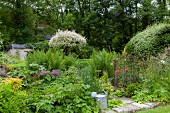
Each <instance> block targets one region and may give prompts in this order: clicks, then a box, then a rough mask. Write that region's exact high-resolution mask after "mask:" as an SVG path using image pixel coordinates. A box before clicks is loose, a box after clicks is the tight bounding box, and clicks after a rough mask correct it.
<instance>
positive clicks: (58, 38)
mask: <svg viewBox="0 0 170 113" xmlns="http://www.w3.org/2000/svg"><path fill="white" fill-rule="evenodd" d="M85 44H86V39H85V38H84V37H83V36H81V35H80V34H77V33H76V32H75V31H68V30H66V31H61V30H59V31H58V32H56V34H55V35H54V36H53V37H52V38H51V40H50V41H49V46H50V47H54V48H62V49H64V51H67V52H68V51H69V50H73V49H79V48H80V47H82V46H83V45H85Z"/></svg>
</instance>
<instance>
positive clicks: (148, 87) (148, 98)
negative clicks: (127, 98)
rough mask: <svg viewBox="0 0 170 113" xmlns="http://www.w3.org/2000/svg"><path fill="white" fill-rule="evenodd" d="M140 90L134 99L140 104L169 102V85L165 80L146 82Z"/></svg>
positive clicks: (136, 92)
mask: <svg viewBox="0 0 170 113" xmlns="http://www.w3.org/2000/svg"><path fill="white" fill-rule="evenodd" d="M140 89H142V90H136V91H135V93H134V96H132V99H133V100H134V101H137V102H139V103H143V102H169V101H170V93H169V85H168V84H167V83H166V82H165V80H161V81H160V80H158V81H156V80H146V81H145V82H143V84H141V87H140Z"/></svg>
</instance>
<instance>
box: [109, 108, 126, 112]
mask: <svg viewBox="0 0 170 113" xmlns="http://www.w3.org/2000/svg"><path fill="white" fill-rule="evenodd" d="M112 110H114V111H115V112H118V113H120V112H123V109H121V108H113V109H112ZM106 113H107V112H106Z"/></svg>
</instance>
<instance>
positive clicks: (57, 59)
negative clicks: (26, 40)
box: [26, 49, 64, 70]
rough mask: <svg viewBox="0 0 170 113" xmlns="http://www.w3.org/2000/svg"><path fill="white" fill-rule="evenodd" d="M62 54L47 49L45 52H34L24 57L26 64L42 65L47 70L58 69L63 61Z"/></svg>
mask: <svg viewBox="0 0 170 113" xmlns="http://www.w3.org/2000/svg"><path fill="white" fill-rule="evenodd" d="M63 57H64V55H63V52H61V51H59V50H52V49H49V50H48V51H47V52H44V51H43V50H41V51H39V50H38V51H34V52H33V53H30V54H28V55H27V57H26V63H27V65H29V64H38V65H43V66H44V67H45V68H46V69H47V70H52V69H59V68H60V67H61V63H62V61H63Z"/></svg>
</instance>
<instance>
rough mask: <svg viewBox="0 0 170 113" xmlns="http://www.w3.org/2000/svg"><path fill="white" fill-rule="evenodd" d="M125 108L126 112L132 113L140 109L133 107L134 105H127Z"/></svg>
mask: <svg viewBox="0 0 170 113" xmlns="http://www.w3.org/2000/svg"><path fill="white" fill-rule="evenodd" d="M125 107H126V108H128V109H129V110H128V111H133V112H134V111H138V110H140V109H141V108H140V107H137V106H134V105H131V104H130V105H127V106H125Z"/></svg>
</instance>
